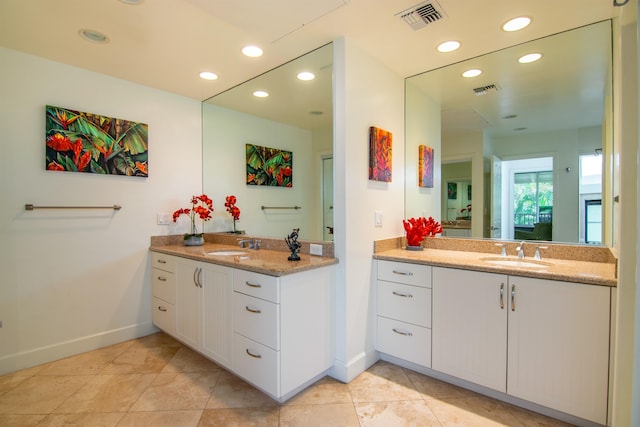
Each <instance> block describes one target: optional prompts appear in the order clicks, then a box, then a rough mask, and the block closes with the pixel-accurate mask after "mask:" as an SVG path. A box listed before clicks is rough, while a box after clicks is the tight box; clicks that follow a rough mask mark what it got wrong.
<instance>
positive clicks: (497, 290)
mask: <svg viewBox="0 0 640 427" xmlns="http://www.w3.org/2000/svg"><path fill="white" fill-rule="evenodd" d="M432 285H433V289H432V292H433V308H432V329H431V331H432V332H431V334H432V341H431V343H432V344H431V354H432V361H431V367H432V369H434V370H436V371H440V372H444V373H446V374H449V375H453V376H454V377H458V378H461V379H464V380H467V381H470V382H472V383H475V384H480V385H482V386H485V387H488V388H491V389H493V390H498V391H500V392H502V393H504V392H505V391H506V386H507V378H506V376H507V370H506V366H507V340H506V337H507V302H508V301H507V285H508V283H507V276H504V275H501V274H490V273H483V272H478V271H469V270H456V269H451V268H440V267H434V268H433V284H432Z"/></svg>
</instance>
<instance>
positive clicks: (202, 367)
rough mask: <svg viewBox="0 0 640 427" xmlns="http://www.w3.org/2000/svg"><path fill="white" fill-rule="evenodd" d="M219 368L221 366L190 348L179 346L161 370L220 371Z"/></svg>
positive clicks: (165, 371) (167, 371) (163, 371)
mask: <svg viewBox="0 0 640 427" xmlns="http://www.w3.org/2000/svg"><path fill="white" fill-rule="evenodd" d="M221 370H222V368H221V367H219V366H218V365H216V364H215V363H213V362H212V361H210V360H209V359H207V358H206V357H204V356H202V355H200V354H198V353H196V352H195V351H193V350H191V349H190V348H188V347H180V349H179V350H178V351H177V352H176V354H175V355H174V356H173V357H172V358H171V360H169V363H167V364H166V366H165V367H164V368H162V371H161V372H162V373H169V372H220V371H221Z"/></svg>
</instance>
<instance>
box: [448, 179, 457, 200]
mask: <svg viewBox="0 0 640 427" xmlns="http://www.w3.org/2000/svg"><path fill="white" fill-rule="evenodd" d="M457 198H458V183H457V182H447V199H449V200H455V199H457Z"/></svg>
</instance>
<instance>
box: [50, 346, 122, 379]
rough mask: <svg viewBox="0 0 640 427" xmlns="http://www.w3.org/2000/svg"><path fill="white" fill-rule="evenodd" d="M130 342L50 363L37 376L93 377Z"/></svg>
mask: <svg viewBox="0 0 640 427" xmlns="http://www.w3.org/2000/svg"><path fill="white" fill-rule="evenodd" d="M130 346H131V343H130V342H128V341H127V342H125V343H121V344H115V345H111V346H109V347H104V348H101V349H99V350H93V351H89V352H86V353H82V354H79V355H77V356H72V357H67V358H65V359H60V360H57V361H55V362H51V363H49V364H48V366H47V367H46V368H45V369H43V370H42V371H40V372H38V375H94V374H98V373H100V371H102V370H103V369H104V368H105V367H106V366H107V365H109V363H111V362H112V361H113V360H114V359H115V358H116V357H118V356H120V355H121V354H122V353H124V352H125V351H126V350H127V348H128V347H130Z"/></svg>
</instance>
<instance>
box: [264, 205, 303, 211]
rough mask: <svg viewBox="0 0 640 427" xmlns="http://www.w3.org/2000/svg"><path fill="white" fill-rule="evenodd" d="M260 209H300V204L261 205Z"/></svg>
mask: <svg viewBox="0 0 640 427" xmlns="http://www.w3.org/2000/svg"><path fill="white" fill-rule="evenodd" d="M261 208H262V210H263V211H264V210H266V209H295V210H298V209H302V206H261Z"/></svg>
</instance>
